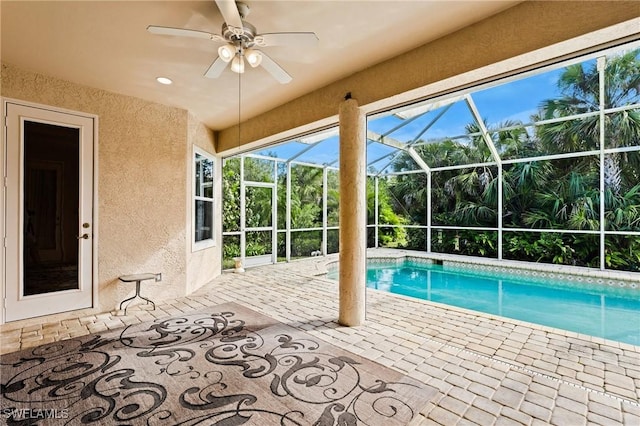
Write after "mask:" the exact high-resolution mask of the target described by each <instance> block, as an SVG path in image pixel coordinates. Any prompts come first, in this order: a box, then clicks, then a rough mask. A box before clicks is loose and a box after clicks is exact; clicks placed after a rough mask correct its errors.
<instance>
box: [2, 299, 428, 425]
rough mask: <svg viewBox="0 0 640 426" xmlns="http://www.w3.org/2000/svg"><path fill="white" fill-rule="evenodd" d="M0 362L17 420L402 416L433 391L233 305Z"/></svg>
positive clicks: (357, 420) (396, 419)
mask: <svg viewBox="0 0 640 426" xmlns="http://www.w3.org/2000/svg"><path fill="white" fill-rule="evenodd" d="M0 364H1V372H0V375H1V383H0V408H1V410H2V411H1V413H0V416H1V417H2V419H3V420H5V421H6V422H7V424H10V425H12V424H20V425H30V424H55V425H61V424H71V425H77V424H87V423H88V424H104V425H112V424H118V425H149V426H151V425H168V424H170V425H205V424H206V425H213V424H215V425H240V424H251V425H266V426H268V425H287V426H288V425H321V426H329V425H344V426H347V425H356V424H362V425H384V426H387V425H401V424H406V423H408V422H409V421H410V420H411V419H412V418H413V417H414V416H415V415H416V414H417V413H418V412H419V410H420V409H422V408H423V407H424V406H425V404H426V403H427V402H428V401H429V400H430V399H431V398H432V397H433V396H434V395H435V393H436V391H435V390H434V389H431V388H429V387H428V386H425V385H423V384H421V383H419V382H417V381H415V380H413V379H411V378H409V377H406V376H404V375H403V374H401V373H398V372H396V371H394V370H391V369H389V368H386V367H384V366H382V365H380V364H377V363H375V362H372V361H369V360H366V359H364V358H362V357H360V356H358V355H355V354H353V353H350V352H348V351H345V350H342V349H340V348H337V347H335V346H333V345H330V344H328V343H325V342H324V341H323V340H320V339H317V338H315V337H313V336H311V335H309V334H307V333H304V332H301V331H299V330H297V329H294V328H292V327H290V326H287V325H284V324H282V323H279V322H277V321H275V320H274V319H272V318H269V317H267V316H264V315H261V314H259V313H257V312H254V311H252V310H250V309H247V308H245V307H243V306H240V305H238V304H235V303H226V304H223V305H219V306H215V307H211V308H207V309H204V310H201V311H197V312H194V313H190V314H184V315H181V316H176V317H172V318H167V319H163V320H156V321H155V322H151V323H143V324H138V325H133V326H129V327H127V328H125V329H123V330H115V331H113V332H108V333H105V334H102V335H90V336H84V337H82V338H76V339H70V340H64V341H61V342H56V343H53V344H48V345H43V346H40V347H38V348H32V349H28V350H23V351H20V352H15V353H10V354H6V355H3V356H2V357H0Z"/></svg>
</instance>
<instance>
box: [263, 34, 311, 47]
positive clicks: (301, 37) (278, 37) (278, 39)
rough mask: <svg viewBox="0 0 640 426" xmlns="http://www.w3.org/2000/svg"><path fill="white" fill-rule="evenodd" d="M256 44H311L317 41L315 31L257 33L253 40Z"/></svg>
mask: <svg viewBox="0 0 640 426" xmlns="http://www.w3.org/2000/svg"><path fill="white" fill-rule="evenodd" d="M253 41H254V42H255V43H256V44H257V45H258V46H260V47H266V46H285V45H286V46H313V45H315V44H317V43H318V36H317V35H316V33H311V32H308V33H267V34H258V35H257V36H256V37H255V39H254V40H253Z"/></svg>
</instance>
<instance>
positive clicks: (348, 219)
mask: <svg viewBox="0 0 640 426" xmlns="http://www.w3.org/2000/svg"><path fill="white" fill-rule="evenodd" d="M339 117H340V313H339V317H338V322H339V323H340V324H342V325H346V326H350V327H352V326H358V325H361V324H362V323H364V320H365V294H366V293H365V288H366V279H367V270H366V268H367V254H366V250H367V180H366V176H367V148H366V146H367V145H366V122H365V116H364V114H363V113H362V111H361V110H360V108H359V107H358V102H357V101H356V100H355V99H351V98H350V96H349V95H347V98H346V100H345V101H344V102H342V103H341V104H340V108H339Z"/></svg>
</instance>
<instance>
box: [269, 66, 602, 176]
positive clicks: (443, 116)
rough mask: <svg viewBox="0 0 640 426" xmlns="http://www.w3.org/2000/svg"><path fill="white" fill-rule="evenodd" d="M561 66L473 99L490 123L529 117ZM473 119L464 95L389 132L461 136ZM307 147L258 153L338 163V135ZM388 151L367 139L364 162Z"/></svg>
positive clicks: (384, 129)
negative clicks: (427, 127)
mask: <svg viewBox="0 0 640 426" xmlns="http://www.w3.org/2000/svg"><path fill="white" fill-rule="evenodd" d="M594 64H595V59H593V60H589V61H586V62H584V63H583V66H585V67H586V68H590V67H592V66H593V65H594ZM562 70H563V69H562V68H560V69H555V70H551V71H546V72H543V73H540V74H537V75H532V76H529V77H525V78H522V79H518V80H515V81H511V82H507V83H503V84H498V85H495V86H493V87H488V88H485V89H482V90H478V91H473V92H472V93H471V98H472V99H473V102H474V103H475V105H476V106H477V108H478V111H479V113H480V115H481V117H482V118H483V119H484V120H485V121H486V122H487V123H488V125H489V128H495V127H497V126H498V124H499V123H504V122H505V121H507V120H512V121H520V122H522V123H528V122H530V121H531V120H530V116H531V115H532V114H534V113H535V112H536V111H538V108H539V106H540V105H541V103H542V102H543V101H544V100H546V99H552V98H557V97H559V96H560V91H559V89H558V86H557V81H558V76H559V75H560V73H561V72H562ZM444 109H446V111H444V112H443V110H444ZM439 115H440V116H439ZM438 116H439V117H438ZM436 118H437V119H436ZM404 121H405V120H402V119H400V118H398V117H396V116H394V115H392V114H391V113H390V114H388V115H386V116H383V117H374V118H369V119H368V122H367V126H368V130H371V131H373V132H376V133H377V134H381V135H382V134H386V133H388V132H389V131H390V130H391V129H393V128H394V127H395V126H397V125H399V124H401V123H403V122H404ZM407 121H408V120H407ZM432 122H433V123H432ZM474 122H475V119H474V117H473V115H472V113H471V111H470V109H469V107H468V106H467V103H466V101H465V100H464V99H463V100H460V101H458V102H456V103H453V104H450V105H448V106H443V107H440V108H438V109H436V110H433V111H430V112H428V113H426V114H424V115H423V116H421V117H419V118H417V119H415V120H413V121H411V122H410V123H408V124H406V125H405V126H403V127H402V128H400V129H398V130H396V131H394V132H393V133H391V134H389V135H388V136H389V137H391V138H393V139H395V140H398V141H401V142H404V143H410V142H412V141H414V140H416V139H422V140H429V139H440V138H444V137H449V138H451V137H455V136H461V135H464V134H465V133H466V130H465V126H466V125H467V124H469V123H474ZM430 123H431V127H429V129H428V130H427V131H426V132H424V129H425V127H426V126H427V125H429V124H430ZM422 132H424V133H422ZM308 146H309V145H308V144H304V143H300V142H292V143H287V144H283V145H279V146H277V147H269V148H266V149H264V150H261V151H259V152H257V153H258V154H261V155H275V156H277V157H279V158H285V159H286V158H291V157H292V156H294V155H296V154H298V155H299V156H298V157H297V158H296V160H297V161H302V162H309V163H314V164H332V165H337V163H336V161H337V158H338V150H339V145H338V137H337V136H336V135H333V136H330V137H329V138H328V139H326V140H325V141H324V142H321V143H319V144H317V145H316V146H315V147H313V148H311V149H309V150H308V151H307V152H304V153H301V152H302V151H303V150H304V149H306V148H307V147H308ZM392 151H395V150H394V149H392V148H389V147H386V146H382V145H380V144H370V145H369V148H368V152H367V155H368V162H371V161H373V160H374V159H377V158H379V157H381V156H383V155H385V154H388V153H390V152H392ZM387 163H388V160H382V161H380V162H378V163H376V164H375V166H377V167H376V168H379V167H384V165H385V164H387Z"/></svg>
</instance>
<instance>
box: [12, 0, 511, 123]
mask: <svg viewBox="0 0 640 426" xmlns="http://www.w3.org/2000/svg"><path fill="white" fill-rule="evenodd" d="M519 2H520V1H515V0H511V1H506V0H505V1H484V0H475V1H473V0H471V1H451V0H449V1H426V0H422V1H421V0H413V1H408V0H395V1H393V0H387V1H356V0H343V1H324V0H299V1H273V0H246V1H245V3H247V4H248V5H249V6H250V8H251V12H250V15H249V16H248V17H247V21H248V22H250V23H251V24H253V25H254V26H256V28H257V30H258V33H267V32H279V31H313V32H315V33H316V34H317V35H318V38H319V39H320V41H319V43H318V46H317V47H315V48H309V49H299V48H288V49H287V48H283V47H268V48H264V51H265V52H267V53H268V54H269V55H270V56H271V57H272V58H273V59H275V60H276V61H277V62H278V63H279V64H280V65H281V66H282V67H283V68H284V69H285V70H287V71H288V72H289V74H291V75H292V76H293V81H292V82H291V83H289V84H287V85H281V84H279V83H278V82H277V81H275V80H274V79H273V78H272V77H271V76H270V75H269V74H267V72H266V71H264V70H263V69H261V68H256V69H252V68H249V67H247V72H246V73H245V74H243V75H242V80H241V82H239V79H238V74H235V73H233V72H231V71H230V70H229V69H227V70H225V72H224V73H223V74H222V76H221V77H220V78H218V79H207V78H205V77H203V74H204V73H205V71H206V70H207V68H208V67H209V65H210V64H211V62H213V60H214V59H215V58H216V57H217V48H218V46H219V44H217V43H215V42H212V41H209V40H202V39H194V38H181V37H171V36H159V35H152V34H149V33H148V32H147V31H146V27H147V25H160V26H170V27H183V28H190V29H195V30H202V31H207V32H213V33H218V34H219V33H220V27H221V25H222V23H223V19H222V16H221V15H220V12H219V10H218V8H217V6H216V4H215V2H214V1H213V0H206V1H175V0H174V1H168V2H165V1H87V0H85V1H11V0H3V1H2V2H1V3H0V7H1V16H2V26H1V31H2V34H1V35H2V37H1V40H2V46H1V48H2V49H1V50H0V53H1V58H2V61H3V62H6V63H10V64H13V65H16V66H19V67H22V68H25V69H28V70H32V71H35V72H39V73H42V74H46V75H50V76H54V77H58V78H61V79H64V80H69V81H73V82H75V83H79V84H83V85H87V86H92V87H96V88H100V89H104V90H108V91H112V92H117V93H122V94H126V95H130V96H136V97H139V98H142V99H147V100H150V101H154V102H159V103H163V104H167V105H171V106H176V107H180V108H184V109H188V110H189V111H191V112H193V113H194V114H195V115H196V116H197V117H198V118H199V119H200V120H202V121H203V122H204V123H205V124H207V125H208V126H209V127H211V128H212V129H214V130H218V129H222V128H226V127H228V126H230V125H232V124H233V123H235V122H237V120H238V98H239V97H238V94H239V87H238V86H239V83H240V84H241V93H242V103H241V109H242V111H241V115H242V119H243V120H244V119H247V118H250V117H252V116H255V115H257V114H260V113H262V112H265V111H268V110H270V109H272V108H274V107H276V106H278V105H281V104H283V103H286V102H287V101H290V100H292V99H295V98H297V97H299V96H302V95H303V94H305V93H308V92H310V91H313V90H315V89H318V88H321V87H323V86H325V85H327V84H329V83H331V82H333V81H336V80H338V79H340V78H343V77H346V76H349V75H351V74H353V73H355V72H357V71H360V70H362V69H364V68H367V67H369V66H371V65H373V64H376V63H379V62H381V61H384V60H386V59H389V58H391V57H393V56H396V55H398V54H400V53H403V52H406V51H408V50H411V49H412V48H415V47H417V46H420V45H422V44H425V43H426V42H428V41H430V40H434V39H436V38H439V37H441V36H443V35H445V34H448V33H451V32H453V31H455V30H457V29H460V28H463V27H465V26H467V25H470V24H472V23H474V22H477V21H479V20H482V19H484V18H486V17H488V16H490V15H493V14H495V13H497V12H499V11H501V10H504V9H506V8H508V7H511V6H513V5H515V4H516V3H519ZM158 76H165V77H169V78H171V79H172V80H173V81H174V84H173V85H171V86H163V85H160V84H158V83H157V82H156V80H155V78H156V77H158Z"/></svg>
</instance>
